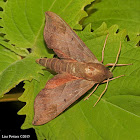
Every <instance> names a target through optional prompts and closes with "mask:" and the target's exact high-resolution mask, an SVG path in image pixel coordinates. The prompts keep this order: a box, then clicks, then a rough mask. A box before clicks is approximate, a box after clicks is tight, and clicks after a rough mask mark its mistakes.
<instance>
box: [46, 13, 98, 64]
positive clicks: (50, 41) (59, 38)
mask: <svg viewBox="0 0 140 140" xmlns="http://www.w3.org/2000/svg"><path fill="white" fill-rule="evenodd" d="M45 15H46V24H45V28H44V39H45V41H46V44H47V46H48V48H50V49H53V50H54V52H55V53H56V54H57V56H58V57H60V58H66V59H74V60H77V61H79V62H93V63H100V62H99V61H98V60H97V58H96V57H95V56H94V54H93V53H92V52H91V51H90V49H89V48H88V47H87V46H86V45H85V44H84V42H83V41H82V40H81V39H80V38H79V37H78V36H77V35H76V33H75V32H74V31H73V30H72V29H71V28H70V27H69V25H68V24H67V23H66V22H65V21H64V20H62V19H61V18H60V17H59V16H58V15H56V14H55V13H53V12H46V13H45Z"/></svg>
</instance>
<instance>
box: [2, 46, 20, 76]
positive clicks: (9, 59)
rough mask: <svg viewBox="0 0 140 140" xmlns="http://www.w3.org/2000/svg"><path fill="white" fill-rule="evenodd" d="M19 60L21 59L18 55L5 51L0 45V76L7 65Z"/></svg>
mask: <svg viewBox="0 0 140 140" xmlns="http://www.w3.org/2000/svg"><path fill="white" fill-rule="evenodd" d="M20 59H21V58H20V57H19V56H18V55H16V54H15V53H12V52H11V51H9V50H7V49H5V48H4V47H3V46H1V45H0V74H1V73H2V71H3V70H5V69H6V68H7V67H8V66H9V65H11V64H12V63H14V62H15V61H17V60H20Z"/></svg>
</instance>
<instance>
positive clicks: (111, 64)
mask: <svg viewBox="0 0 140 140" xmlns="http://www.w3.org/2000/svg"><path fill="white" fill-rule="evenodd" d="M128 65H133V64H132V63H130V64H116V66H128ZM105 66H106V67H108V66H114V63H108V64H106V65H105Z"/></svg>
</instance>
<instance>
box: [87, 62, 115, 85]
mask: <svg viewBox="0 0 140 140" xmlns="http://www.w3.org/2000/svg"><path fill="white" fill-rule="evenodd" d="M112 76H113V74H112V72H110V70H109V69H108V68H106V67H105V66H104V65H102V64H99V63H87V66H86V67H85V77H86V79H87V80H92V81H95V82H97V83H100V82H102V81H104V80H105V79H108V78H111V77H112Z"/></svg>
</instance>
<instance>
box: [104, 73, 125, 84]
mask: <svg viewBox="0 0 140 140" xmlns="http://www.w3.org/2000/svg"><path fill="white" fill-rule="evenodd" d="M122 76H125V75H120V76H117V77H114V78H111V79H107V80H104V81H103V82H102V84H103V83H106V82H107V81H112V80H115V79H117V78H120V77H122Z"/></svg>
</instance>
